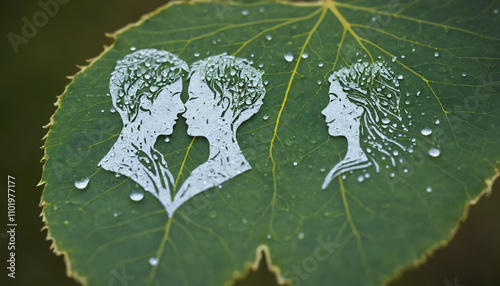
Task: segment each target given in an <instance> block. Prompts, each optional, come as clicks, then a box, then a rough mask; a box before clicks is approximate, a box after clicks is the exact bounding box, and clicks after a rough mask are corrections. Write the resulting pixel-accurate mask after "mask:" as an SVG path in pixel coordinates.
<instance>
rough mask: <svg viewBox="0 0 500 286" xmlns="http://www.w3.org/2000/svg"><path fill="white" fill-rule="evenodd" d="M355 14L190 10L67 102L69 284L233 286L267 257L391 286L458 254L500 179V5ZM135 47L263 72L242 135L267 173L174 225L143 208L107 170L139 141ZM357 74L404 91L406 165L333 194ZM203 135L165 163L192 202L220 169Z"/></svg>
mask: <svg viewBox="0 0 500 286" xmlns="http://www.w3.org/2000/svg"><path fill="white" fill-rule="evenodd" d="M351 2H352V3H351ZM351 2H349V1H346V2H342V3H339V2H332V1H329V0H326V1H322V2H317V3H316V2H306V3H298V2H297V3H293V2H292V3H284V2H271V1H266V2H254V3H245V2H224V1H221V2H189V3H186V2H178V3H177V2H176V3H172V4H169V5H167V6H165V7H163V8H161V9H159V10H158V11H156V12H154V13H152V14H151V15H148V16H147V17H145V18H144V19H143V20H141V21H140V23H138V24H135V25H131V26H129V27H126V28H125V29H123V30H121V31H119V32H118V33H117V34H115V38H116V41H115V44H114V45H113V46H112V47H110V48H108V49H106V51H105V52H104V53H103V54H102V55H101V56H99V57H98V58H97V59H95V60H94V61H93V62H92V63H91V64H90V65H89V66H88V67H86V68H84V69H83V70H82V71H81V72H80V73H79V74H77V75H76V76H75V77H74V78H73V81H72V83H71V84H70V85H69V86H68V87H67V89H66V91H65V93H64V94H63V95H62V96H61V97H60V98H59V100H58V106H59V107H58V110H57V112H56V113H55V115H54V116H53V118H52V120H51V124H50V125H51V126H50V131H49V133H48V136H47V138H46V142H45V152H46V155H45V157H44V159H45V160H46V162H45V166H44V172H43V178H42V183H44V184H45V190H44V193H43V197H42V204H43V205H44V207H43V216H44V219H45V223H46V226H47V228H48V229H49V238H51V239H53V240H54V247H55V250H56V252H58V253H64V254H65V257H66V262H67V267H68V274H69V275H71V276H73V277H75V279H78V280H80V281H82V282H84V283H85V284H87V283H88V284H90V285H116V284H119V283H124V282H125V283H128V284H129V285H222V284H224V283H230V281H231V280H232V279H233V278H234V277H238V276H240V275H241V274H242V273H244V272H245V271H246V270H245V269H246V267H248V263H250V262H251V261H253V260H254V259H255V253H256V249H264V250H265V251H268V252H269V253H268V254H269V255H268V257H269V256H270V257H271V258H272V262H273V265H275V267H274V269H275V270H276V271H278V273H279V272H280V273H279V275H280V276H279V277H280V279H282V281H283V279H284V280H288V281H290V282H292V283H294V285H379V284H381V283H383V282H385V281H388V280H389V279H390V278H391V277H394V276H395V275H396V274H397V272H398V271H400V270H401V269H402V268H403V267H405V266H408V265H413V264H416V263H419V262H421V261H422V258H423V257H424V256H423V255H424V254H425V253H429V252H430V251H432V250H433V249H435V248H436V247H438V246H439V245H442V244H445V243H446V242H447V241H448V240H449V239H450V237H451V236H452V235H453V234H454V232H455V231H456V227H457V223H458V221H459V220H460V219H461V218H463V217H464V215H465V210H466V208H467V207H468V205H469V204H470V203H472V202H474V201H475V200H477V198H478V197H479V196H480V195H481V194H482V193H484V192H485V191H488V190H490V187H491V182H492V179H493V178H494V177H495V176H497V174H498V173H497V171H496V169H497V168H498V167H499V166H500V164H499V158H500V153H499V152H498V146H499V143H500V136H499V133H500V128H499V126H500V111H499V110H500V109H499V106H500V102H499V101H500V97H499V95H498V88H499V74H500V69H499V65H498V64H499V60H500V58H498V54H499V48H500V45H499V44H500V31H499V30H498V26H499V25H500V23H499V22H500V18H499V16H498V14H497V13H498V10H497V9H498V6H499V5H498V2H495V1H493V2H485V3H484V5H478V3H476V2H468V1H458V0H457V1H449V2H446V3H435V2H432V1H420V2H419V1H401V2H398V1H395V2H389V3H388V2H387V1H351ZM402 2H404V3H402ZM456 7H460V9H455V8H456ZM131 47H136V48H137V49H146V48H148V49H151V48H154V49H158V50H166V51H169V52H171V53H174V54H176V55H177V56H178V57H179V58H181V59H183V60H184V61H186V62H187V63H188V64H189V65H191V64H193V63H194V62H196V61H198V60H200V59H203V58H205V57H207V56H213V55H218V54H222V53H227V54H228V55H234V56H236V57H239V58H246V59H248V60H249V61H252V62H253V66H254V67H258V68H259V69H261V70H262V71H264V76H263V79H264V81H265V82H266V83H267V84H266V85H265V88H266V95H265V98H264V104H263V106H262V107H261V108H260V111H259V112H258V113H257V114H255V115H254V116H253V117H251V118H250V119H249V120H248V121H246V122H244V123H243V124H242V125H241V127H240V128H239V129H238V131H237V140H238V142H239V145H240V147H241V149H242V152H243V155H244V156H245V158H246V159H247V160H248V162H249V163H250V165H251V167H252V169H251V170H249V171H247V172H243V173H242V174H240V175H238V176H236V177H234V178H232V179H230V180H228V181H226V182H224V183H223V184H222V185H221V186H220V188H217V187H215V188H211V189H209V190H207V191H204V192H202V193H201V194H198V195H197V196H195V197H194V198H192V199H191V200H189V201H188V202H187V203H185V204H183V205H182V206H181V207H180V208H179V209H178V210H177V211H176V212H175V213H174V215H173V216H172V218H169V217H168V215H167V213H166V212H165V209H164V207H163V206H162V204H161V203H160V202H159V201H158V200H157V199H156V198H155V197H154V196H153V195H151V194H150V193H147V192H146V193H145V197H144V199H142V200H140V201H132V200H131V199H130V198H129V196H130V194H131V193H132V192H133V191H135V190H137V189H140V187H138V185H136V183H135V182H134V181H133V180H132V179H129V178H127V177H125V176H119V177H117V176H115V174H114V173H112V172H109V171H106V170H104V169H102V168H100V167H98V163H99V162H100V160H101V159H102V158H103V157H104V156H105V155H106V154H107V153H108V151H109V150H110V149H111V147H112V146H113V144H114V143H115V142H116V140H117V138H118V136H119V134H120V132H121V130H122V120H121V118H120V116H119V114H118V113H117V112H111V111H110V110H112V108H113V105H112V102H111V97H109V96H107V94H108V93H109V92H110V91H109V82H110V76H111V73H112V72H113V70H114V68H115V66H116V63H117V61H118V60H121V59H123V57H125V56H126V55H127V54H130V53H131V52H132V51H131ZM290 55H291V56H293V59H291V60H290ZM357 62H360V63H367V64H369V63H371V62H385V64H386V66H387V68H390V69H391V71H392V73H393V74H394V75H396V76H400V78H401V79H400V80H399V86H398V88H399V89H400V91H401V102H400V103H399V106H400V109H401V121H400V122H398V126H397V127H396V128H395V130H392V129H391V127H390V126H389V127H382V129H381V130H383V131H384V132H388V133H387V134H388V136H396V138H397V139H396V140H397V142H400V143H401V144H402V145H403V146H404V147H405V148H404V150H400V151H399V154H398V155H390V154H388V155H387V157H386V158H385V161H384V160H382V158H381V156H380V154H378V155H377V156H378V157H377V159H378V160H379V162H382V164H380V170H379V171H378V172H377V171H376V168H375V166H373V165H372V166H370V167H367V168H363V169H355V170H354V171H353V172H352V174H351V173H349V172H347V173H344V174H342V175H341V176H338V177H335V178H334V179H333V180H332V181H331V182H330V184H328V186H327V188H326V189H325V190H322V185H323V182H324V180H325V176H326V175H327V173H328V171H329V170H330V169H332V168H333V167H334V166H335V165H336V164H337V163H339V162H340V161H341V160H342V159H343V158H344V157H345V156H346V152H347V150H348V147H351V146H348V143H347V141H346V139H345V138H344V137H342V136H331V135H330V134H329V129H328V127H327V124H326V123H325V117H324V116H323V115H322V114H321V111H322V110H323V109H324V108H325V107H326V106H327V105H328V104H329V95H328V94H329V91H328V90H329V86H330V82H329V81H328V79H329V77H330V75H331V74H332V73H333V72H338V71H341V69H342V67H353V66H354V64H355V63H357ZM358 80H359V79H358ZM362 81H363V80H362ZM364 81H365V82H370V79H365V80H364ZM188 85H189V81H188V80H186V81H185V82H184V87H187V86H188ZM182 96H183V100H184V101H186V100H187V98H188V94H187V91H184V93H183V95H182ZM405 110H406V111H405ZM410 117H411V118H410ZM362 124H363V125H362V126H361V128H362V129H363V128H364V129H363V130H366V128H367V127H368V125H369V123H367V122H362ZM391 124H392V123H391ZM403 125H404V127H403ZM405 128H407V129H405ZM426 128H430V129H431V130H432V133H431V134H430V135H423V134H422V132H421V131H422V130H423V129H426ZM186 129H187V125H186V123H185V120H184V118H182V117H181V116H179V120H178V123H177V125H176V126H175V128H174V132H173V134H172V135H171V136H170V137H169V142H168V143H167V142H165V137H160V138H159V139H158V141H157V142H156V145H155V148H156V149H157V150H159V151H160V152H161V153H162V154H163V155H164V158H165V160H166V161H167V162H168V167H169V170H170V171H171V173H172V174H173V175H174V177H175V186H176V187H175V190H176V191H177V190H178V189H179V186H181V185H182V183H183V182H184V181H185V180H186V179H187V178H188V177H189V175H190V173H191V172H192V171H193V170H194V169H195V168H196V167H197V166H199V165H200V164H202V163H204V162H205V161H207V159H208V156H209V154H208V152H209V145H208V142H207V140H206V139H205V138H203V137H195V138H194V137H190V136H189V135H187V133H186ZM389 129H391V130H392V133H391V132H389ZM424 133H425V132H424ZM398 134H400V135H401V136H399V135H398ZM362 136H366V134H364V135H363V134H362ZM398 136H399V137H398ZM391 138H392V137H391ZM412 139H415V141H414V142H413V141H412ZM360 142H361V143H362V145H363V146H364V147H363V148H365V149H364V150H365V151H366V152H367V154H368V151H367V149H366V144H368V143H367V142H363V137H362V138H361V139H360ZM365 143H366V144H365ZM375 143H377V142H375ZM379 143H380V142H379ZM349 145H351V143H349ZM388 147H390V146H388ZM384 148H386V147H384V146H382V149H384ZM432 148H438V149H439V150H440V154H439V155H438V156H437V157H433V156H430V155H429V151H430V150H431V149H432ZM410 149H411V150H412V152H411V151H409V150H410ZM384 150H387V149H384ZM392 151H394V149H392V150H391V152H392ZM431 153H432V152H431ZM389 155H390V156H389ZM389 157H393V158H394V159H395V164H394V165H395V166H393V165H392V164H391V163H387V162H389V161H390V160H389ZM400 160H402V162H401V161H400ZM386 165H387V166H388V168H386ZM365 174H369V175H365ZM85 178H89V179H90V180H89V182H88V185H87V186H86V187H84V188H83V189H79V188H76V187H75V182H76V181H81V180H82V179H85ZM360 181H362V182H360ZM83 185H85V184H83ZM259 246H260V248H259ZM151 258H157V259H158V264H157V265H151V263H150V259H151ZM153 264H155V263H153ZM246 265H247V266H246Z"/></svg>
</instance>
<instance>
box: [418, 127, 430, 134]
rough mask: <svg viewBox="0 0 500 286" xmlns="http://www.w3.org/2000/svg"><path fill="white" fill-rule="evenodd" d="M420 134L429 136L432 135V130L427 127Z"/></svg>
mask: <svg viewBox="0 0 500 286" xmlns="http://www.w3.org/2000/svg"><path fill="white" fill-rule="evenodd" d="M420 133H422V135H424V136H429V135H431V134H432V129H430V128H427V127H426V128H424V129H422V131H420Z"/></svg>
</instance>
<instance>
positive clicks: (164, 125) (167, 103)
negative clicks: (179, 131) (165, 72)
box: [139, 78, 185, 135]
mask: <svg viewBox="0 0 500 286" xmlns="http://www.w3.org/2000/svg"><path fill="white" fill-rule="evenodd" d="M181 92H182V78H180V79H178V80H177V81H175V82H174V83H172V84H169V85H166V86H164V87H162V88H161V90H160V91H159V93H158V95H157V97H156V98H155V99H154V101H153V102H151V100H150V99H148V98H147V97H146V96H143V97H142V98H141V101H142V102H141V105H140V106H141V107H140V109H141V111H139V112H140V113H142V114H143V116H141V117H142V118H141V119H142V120H143V122H150V123H152V124H150V125H149V126H151V127H152V128H154V130H153V131H154V132H156V133H158V134H161V135H170V134H172V132H173V127H174V125H175V123H176V120H177V117H178V115H179V113H182V112H184V110H185V107H184V103H183V102H182V100H181ZM145 120H147V121H145ZM143 128H146V125H145V126H144V127H143Z"/></svg>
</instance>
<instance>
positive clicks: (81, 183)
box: [75, 178, 90, 190]
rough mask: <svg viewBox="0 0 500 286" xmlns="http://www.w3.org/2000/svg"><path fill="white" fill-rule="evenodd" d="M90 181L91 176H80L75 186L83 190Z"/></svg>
mask: <svg viewBox="0 0 500 286" xmlns="http://www.w3.org/2000/svg"><path fill="white" fill-rule="evenodd" d="M89 182H90V178H80V179H77V180H75V187H76V188H77V189H79V190H83V189H85V188H86V187H87V185H88V184H89Z"/></svg>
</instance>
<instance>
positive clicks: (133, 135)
mask: <svg viewBox="0 0 500 286" xmlns="http://www.w3.org/2000/svg"><path fill="white" fill-rule="evenodd" d="M263 74H264V73H263V72H262V71H260V70H257V69H255V68H253V67H252V66H251V65H250V63H249V62H248V61H247V60H244V59H240V58H236V57H234V56H229V55H226V54H222V55H217V56H212V57H209V58H206V59H203V60H200V61H198V62H196V63H194V64H193V65H192V71H191V73H190V74H189V67H188V66H187V64H186V63H185V62H184V61H182V60H181V59H179V58H178V57H177V56H175V55H173V54H171V53H169V52H166V51H159V50H155V49H145V50H139V51H136V52H134V53H131V54H129V55H127V56H125V57H124V58H123V59H122V60H120V61H118V62H117V66H116V68H115V70H114V71H113V73H112V75H111V80H110V95H111V98H112V102H113V107H114V109H115V110H116V111H117V112H118V113H119V114H120V116H121V119H122V121H123V129H122V131H121V133H120V135H119V136H118V139H117V141H116V142H115V144H114V145H113V147H112V148H111V150H109V152H108V153H107V154H106V155H105V156H104V158H103V159H102V160H101V161H100V162H99V164H98V165H99V166H101V167H102V168H103V169H105V170H108V171H112V172H115V173H117V174H121V175H125V176H127V177H129V178H131V179H132V180H134V181H135V182H136V183H137V184H139V185H140V186H141V187H142V188H143V189H144V190H145V191H147V192H150V193H151V194H153V196H155V197H156V198H157V199H158V200H159V201H160V202H161V204H162V205H163V207H164V208H165V210H166V211H167V214H168V216H169V217H172V215H173V213H174V212H175V210H176V209H177V208H179V207H180V206H181V205H182V204H184V203H185V202H186V201H188V200H189V199H190V198H192V197H193V196H195V195H197V194H199V193H201V192H203V191H205V190H207V189H209V188H212V187H214V186H218V185H220V184H222V183H223V182H225V181H227V180H230V179H231V178H233V177H235V176H237V175H239V174H241V173H243V172H245V171H248V170H250V169H251V166H250V164H249V163H248V161H247V160H246V159H245V157H244V156H243V153H242V152H241V149H240V147H239V145H238V142H237V140H236V131H237V129H238V127H239V126H240V125H241V124H242V123H243V122H244V121H246V120H248V119H249V118H250V117H252V116H253V115H254V114H255V113H257V112H258V111H259V109H260V107H261V105H262V103H263V101H262V100H263V98H264V95H265V93H266V90H265V88H264V84H263V81H262V75H263ZM188 75H189V80H190V83H189V88H188V93H189V99H188V101H187V102H186V104H185V105H184V103H183V102H182V101H181V98H180V94H181V92H182V90H183V86H182V82H183V79H185V78H186V77H188ZM184 111H186V112H185V114H184V115H183V116H184V117H185V118H186V123H187V125H188V130H187V133H188V134H189V135H191V136H202V137H206V138H207V139H208V142H209V146H210V154H209V158H208V160H207V161H206V162H205V163H203V164H201V165H200V166H198V167H197V168H196V169H194V170H193V171H192V172H191V174H190V176H189V177H188V178H187V179H186V181H185V182H184V183H183V184H182V186H181V187H180V188H179V191H178V192H177V193H176V195H175V197H174V198H172V192H173V191H174V187H175V181H174V178H173V176H172V174H171V172H170V171H169V170H168V166H167V162H166V161H165V159H164V158H163V155H162V154H161V153H160V152H158V151H157V150H156V149H155V148H154V145H155V143H156V140H157V138H158V136H160V135H170V134H172V132H173V127H174V125H175V123H176V120H177V118H178V115H179V114H180V113H182V112H184ZM165 142H167V143H168V142H169V140H165ZM139 195H140V196H139ZM130 198H131V200H133V201H140V200H142V198H143V195H142V192H141V193H140V194H139V193H133V194H131V195H130Z"/></svg>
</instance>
